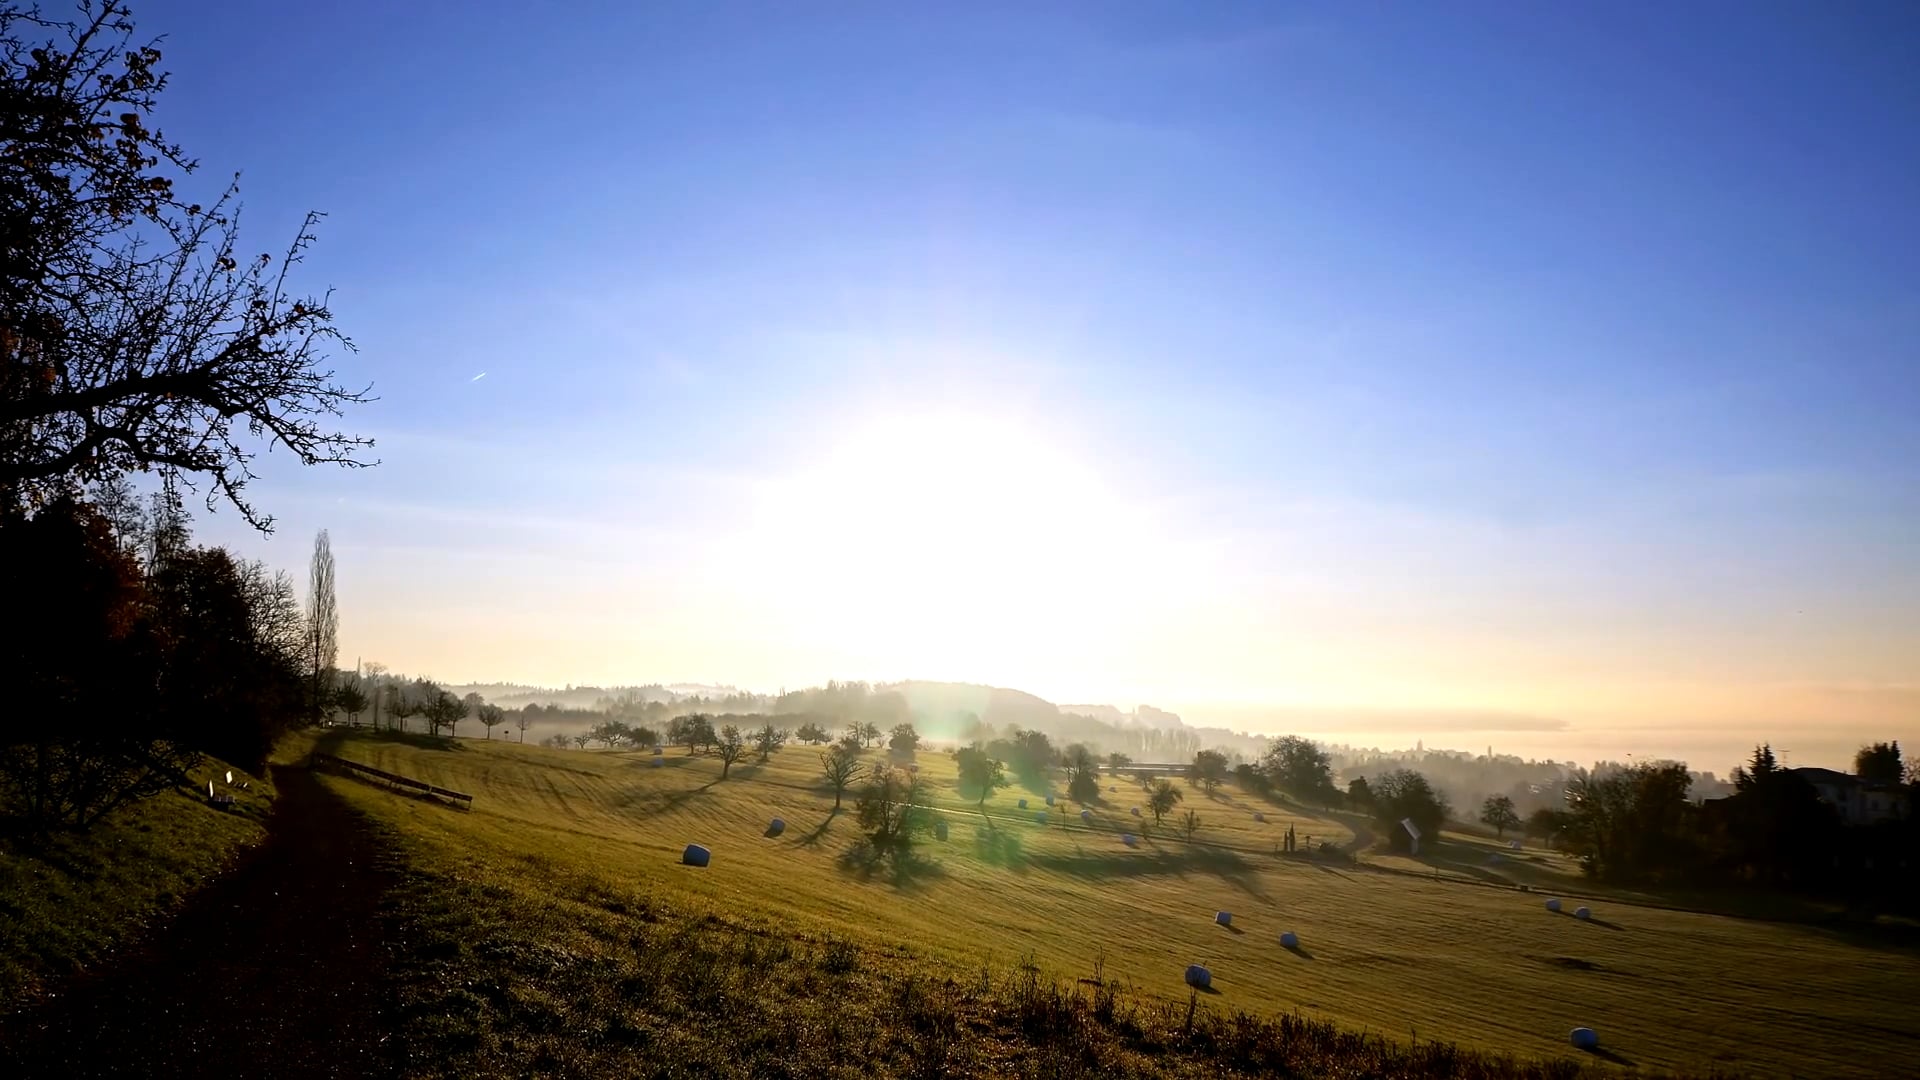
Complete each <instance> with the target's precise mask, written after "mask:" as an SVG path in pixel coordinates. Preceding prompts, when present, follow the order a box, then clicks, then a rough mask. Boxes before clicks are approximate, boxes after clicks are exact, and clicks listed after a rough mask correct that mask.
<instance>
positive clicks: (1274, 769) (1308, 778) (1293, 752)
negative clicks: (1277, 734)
mask: <svg viewBox="0 0 1920 1080" xmlns="http://www.w3.org/2000/svg"><path fill="white" fill-rule="evenodd" d="M1262 766H1263V768H1264V769H1265V771H1266V774H1267V777H1268V778H1269V779H1270V780H1272V781H1273V783H1274V785H1275V786H1277V787H1279V788H1281V789H1282V790H1285V791H1288V792H1291V793H1293V794H1294V795H1295V796H1298V797H1299V798H1303V799H1315V800H1318V801H1321V802H1328V801H1331V800H1332V799H1333V798H1334V797H1335V795H1336V792H1337V789H1336V788H1335V787H1334V786H1333V762H1332V759H1331V758H1330V757H1328V755H1327V752H1326V751H1325V750H1322V749H1320V748H1319V747H1318V746H1316V745H1314V744H1313V742H1312V741H1311V740H1308V739H1303V738H1301V737H1299V736H1298V735H1286V736H1283V737H1281V738H1280V739H1279V740H1277V741H1275V742H1274V744H1273V748H1272V749H1270V750H1268V751H1267V755H1266V758H1265V760H1264V761H1263V762H1262Z"/></svg>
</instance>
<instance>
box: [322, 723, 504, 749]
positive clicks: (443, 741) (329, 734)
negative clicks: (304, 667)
mask: <svg viewBox="0 0 1920 1080" xmlns="http://www.w3.org/2000/svg"><path fill="white" fill-rule="evenodd" d="M322 730H323V731H324V734H322V735H321V736H320V739H319V743H318V745H319V746H320V748H321V750H322V751H323V752H325V753H329V754H330V753H333V751H332V750H331V749H330V747H334V746H339V745H341V744H342V743H345V742H348V741H352V742H370V743H372V742H378V743H399V744H400V745H402V746H411V747H414V748H415V749H419V750H451V751H454V752H456V753H462V754H464V753H466V752H467V747H466V746H465V745H464V744H463V743H462V742H461V740H459V739H456V738H454V737H453V736H451V735H429V734H427V733H426V732H424V731H392V730H388V729H382V730H380V731H375V730H374V729H372V728H364V727H359V728H356V727H330V728H324V729H322Z"/></svg>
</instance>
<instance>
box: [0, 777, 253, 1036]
mask: <svg viewBox="0 0 1920 1080" xmlns="http://www.w3.org/2000/svg"><path fill="white" fill-rule="evenodd" d="M226 771H227V766H226V765H225V764H223V763H220V762H217V761H213V760H209V761H208V762H207V763H206V764H205V765H203V766H202V767H201V768H200V769H199V770H197V771H196V773H195V774H194V780H195V782H196V783H197V784H199V785H202V786H201V787H200V788H199V789H198V791H199V793H198V794H196V793H195V792H194V791H172V792H166V793H164V794H161V795H157V796H155V797H153V798H151V799H146V800H143V801H141V802H138V803H135V804H133V805H132V806H129V807H125V808H122V809H121V810H120V811H118V812H117V813H114V814H112V815H109V816H108V817H107V818H106V820H104V821H102V822H101V823H100V824H99V825H97V826H95V827H94V829H93V830H92V831H91V832H88V833H86V834H84V835H62V836H56V837H54V838H53V840H52V841H51V842H49V843H48V844H47V845H46V846H45V847H29V846H26V845H22V844H17V843H10V842H0V1000H4V1001H8V1002H14V1001H18V1000H19V999H20V998H22V997H30V996H32V995H33V994H34V993H36V992H37V991H38V990H39V988H40V987H41V986H42V985H43V984H45V983H46V982H47V981H49V980H52V979H57V978H59V977H61V976H63V975H66V974H68V973H71V972H73V971H75V970H78V969H80V968H84V967H88V966H90V965H92V964H95V963H98V962H99V961H100V960H101V959H102V958H103V957H105V956H106V955H108V954H109V953H111V952H112V950H113V949H114V948H115V947H116V946H118V945H120V944H122V943H124V942H127V941H131V940H133V939H136V938H138V937H139V936H140V935H142V934H143V933H145V932H146V931H147V930H148V929H149V928H151V927H152V926H154V925H155V924H156V923H158V922H161V921H164V920H165V918H166V917H167V916H168V915H170V914H171V913H172V912H173V910H174V909H175V908H176V907H178V906H179V904H180V902H181V901H182V900H184V899H185V898H186V897H187V895H188V894H190V893H192V892H193V891H194V890H195V889H197V888H199V887H200V886H202V885H204V884H206V882H207V881H209V880H210V879H212V878H214V877H217V876H218V875H219V874H221V873H222V872H224V871H225V870H226V869H227V868H228V867H230V866H231V865H232V864H233V862H234V860H235V859H236V858H238V857H239V855H240V854H241V852H242V851H244V850H245V849H246V848H248V847H250V846H251V845H253V844H255V843H257V842H258V841H259V840H260V839H261V838H262V837H263V836H264V835H265V834H266V818H267V811H268V810H269V809H270V808H271V807H272V805H273V785H272V784H271V783H270V782H269V781H268V780H266V779H265V778H264V777H256V776H250V775H246V774H243V773H241V772H240V771H239V770H237V769H236V770H234V776H233V779H234V783H235V785H238V784H240V783H243V782H245V783H249V784H250V787H249V788H248V789H246V790H237V788H234V789H226V790H229V791H231V793H232V794H233V796H234V808H233V809H232V810H230V811H220V810H215V809H213V808H212V807H209V806H208V805H207V804H206V800H205V798H204V793H205V787H204V785H205V784H206V782H207V781H208V780H216V781H218V782H219V783H220V786H221V787H222V788H223V789H225V783H224V780H225V777H224V773H225V772H226Z"/></svg>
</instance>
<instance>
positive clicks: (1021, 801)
mask: <svg viewBox="0 0 1920 1080" xmlns="http://www.w3.org/2000/svg"><path fill="white" fill-rule="evenodd" d="M1026 808H1027V800H1025V799H1021V800H1020V809H1022V810H1025V809H1026Z"/></svg>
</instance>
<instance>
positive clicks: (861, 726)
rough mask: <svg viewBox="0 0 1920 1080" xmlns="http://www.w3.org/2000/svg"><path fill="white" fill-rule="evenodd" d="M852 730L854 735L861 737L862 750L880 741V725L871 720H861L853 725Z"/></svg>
mask: <svg viewBox="0 0 1920 1080" xmlns="http://www.w3.org/2000/svg"><path fill="white" fill-rule="evenodd" d="M852 730H853V733H854V735H856V736H858V737H859V739H860V749H862V750H865V749H866V748H867V747H869V746H871V745H873V744H874V743H877V742H879V741H880V725H878V724H875V723H873V722H872V721H870V720H862V721H860V722H859V723H857V724H855V725H853V728H852Z"/></svg>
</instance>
